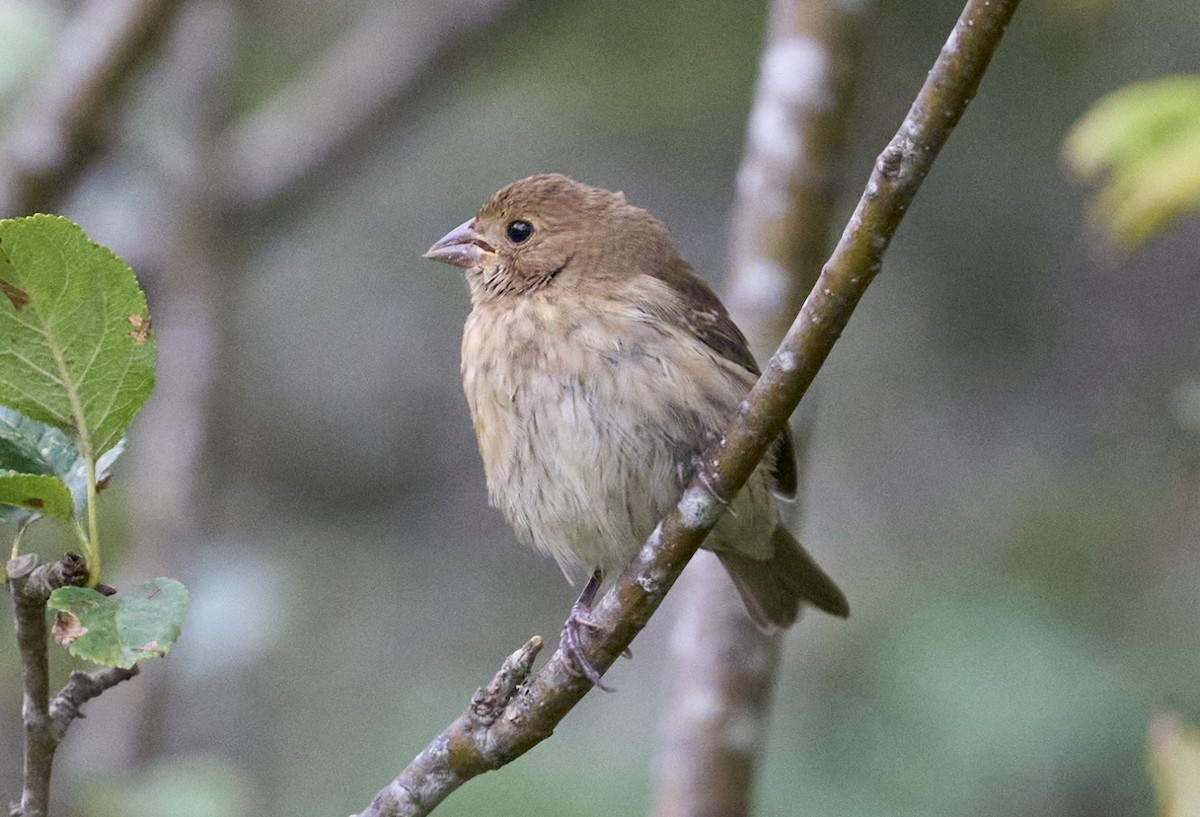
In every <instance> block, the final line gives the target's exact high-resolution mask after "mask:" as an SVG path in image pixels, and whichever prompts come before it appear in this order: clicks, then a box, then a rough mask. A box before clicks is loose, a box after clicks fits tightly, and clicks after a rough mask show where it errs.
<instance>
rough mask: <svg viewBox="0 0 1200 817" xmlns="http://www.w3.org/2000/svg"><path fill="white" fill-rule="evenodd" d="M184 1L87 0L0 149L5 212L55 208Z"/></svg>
mask: <svg viewBox="0 0 1200 817" xmlns="http://www.w3.org/2000/svg"><path fill="white" fill-rule="evenodd" d="M180 5H181V2H180V0H89V2H87V3H84V4H83V5H82V6H81V7H80V8H79V10H78V12H77V13H76V14H75V17H74V19H73V20H71V22H70V23H69V25H68V27H67V30H66V31H65V32H64V33H63V37H62V42H61V44H60V46H59V49H58V53H57V55H56V56H55V58H54V60H53V61H52V62H51V64H50V66H49V67H48V68H47V69H46V72H45V74H44V76H43V78H42V80H41V82H39V83H38V85H37V87H35V88H34V89H33V91H32V93H31V94H30V95H29V103H28V105H27V107H26V109H25V111H24V112H23V114H21V115H20V117H19V119H18V120H17V122H16V124H15V125H14V126H13V128H12V129H11V131H10V132H9V134H8V136H7V138H6V139H5V140H4V145H3V149H0V215H3V216H18V215H26V214H29V213H33V212H44V211H48V210H50V209H51V208H52V207H53V206H54V205H55V204H56V203H58V202H60V201H61V200H62V199H63V198H64V197H65V195H66V193H67V191H69V190H70V188H71V185H72V183H73V182H74V180H75V179H76V177H77V176H78V174H79V173H80V172H82V170H83V168H84V167H86V165H87V163H88V161H89V160H90V158H91V157H92V156H93V155H94V153H95V151H96V150H97V148H98V147H99V146H100V145H101V144H102V142H103V127H102V125H103V123H104V122H105V120H106V116H107V114H108V113H109V112H110V111H111V109H112V107H113V104H112V103H113V100H114V99H116V98H117V97H118V96H120V94H121V93H122V92H123V91H124V89H125V87H126V86H127V85H128V83H129V80H130V79H131V78H132V77H133V76H134V75H135V74H136V72H137V68H138V67H139V66H141V65H142V63H143V62H144V61H145V59H146V57H147V55H149V54H150V53H151V52H152V51H153V48H154V46H155V45H156V44H157V43H158V41H159V40H160V39H161V38H162V36H163V33H164V32H165V31H166V30H167V29H168V28H169V26H170V23H171V21H172V20H173V19H174V15H175V12H176V11H177V10H178V9H179V7H180Z"/></svg>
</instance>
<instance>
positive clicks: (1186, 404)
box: [1171, 380, 1200, 434]
mask: <svg viewBox="0 0 1200 817" xmlns="http://www.w3.org/2000/svg"><path fill="white" fill-rule="evenodd" d="M1171 409H1172V411H1173V413H1174V415H1175V420H1176V422H1178V423H1179V425H1180V426H1181V427H1182V428H1183V429H1184V430H1185V431H1188V432H1191V433H1192V434H1200V380H1186V381H1184V382H1183V383H1180V384H1179V385H1178V386H1176V387H1175V389H1174V390H1173V391H1172V393H1171Z"/></svg>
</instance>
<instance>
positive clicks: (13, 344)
mask: <svg viewBox="0 0 1200 817" xmlns="http://www.w3.org/2000/svg"><path fill="white" fill-rule="evenodd" d="M0 294H2V295H3V296H5V297H0V333H3V335H4V338H5V343H4V346H3V347H2V348H0V403H3V404H5V405H7V406H9V407H11V408H14V409H16V410H17V411H20V412H21V413H22V414H25V415H27V416H28V417H31V418H33V419H35V420H38V421H40V422H43V423H46V424H48V425H52V426H54V427H55V428H58V429H60V430H62V431H64V432H66V433H67V434H69V435H71V436H72V438H73V439H75V441H76V442H77V444H78V445H79V448H80V453H81V454H83V456H84V457H88V456H89V455H91V456H98V455H99V454H101V453H103V452H104V451H107V450H108V449H109V448H112V447H113V446H114V445H115V444H116V443H117V441H118V440H120V439H121V435H122V434H124V432H125V429H126V428H127V427H128V425H129V423H130V421H131V420H132V419H133V416H134V414H136V413H137V411H138V409H139V408H141V406H142V404H143V403H145V402H146V399H147V398H148V397H149V396H150V392H151V390H152V389H153V388H154V336H153V334H152V332H151V331H150V315H149V312H148V311H147V309H146V296H145V295H144V294H143V293H142V291H141V289H140V288H139V287H138V283H137V279H136V278H135V277H134V274H133V270H131V269H130V268H129V267H128V266H126V265H125V263H124V262H123V261H121V260H120V259H119V258H117V257H116V256H115V255H114V254H113V253H112V252H111V251H110V250H108V249H106V248H104V247H101V246H100V245H98V244H93V243H92V242H91V241H89V240H88V237H87V235H85V234H84V232H83V230H82V229H80V228H79V227H78V226H77V225H75V224H73V223H71V222H70V221H68V220H67V219H65V218H61V217H58V216H43V215H39V216H30V217H28V218H18V219H5V220H3V221H0Z"/></svg>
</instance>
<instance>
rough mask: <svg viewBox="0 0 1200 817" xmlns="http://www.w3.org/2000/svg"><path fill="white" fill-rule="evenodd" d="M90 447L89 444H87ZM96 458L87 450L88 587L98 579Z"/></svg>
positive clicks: (98, 533)
mask: <svg viewBox="0 0 1200 817" xmlns="http://www.w3.org/2000/svg"><path fill="white" fill-rule="evenodd" d="M88 448H89V449H90V448H91V446H88ZM97 493H98V492H97V490H96V458H95V457H94V456H92V455H91V451H89V452H88V457H87V517H88V530H87V539H88V540H87V542H85V543H84V555H85V556H87V566H88V583H87V586H88V587H95V586H96V584H97V583H98V582H99V581H100V524H99V521H98V518H97V517H98V514H97V512H96V494H97Z"/></svg>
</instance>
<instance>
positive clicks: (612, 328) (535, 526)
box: [462, 295, 773, 575]
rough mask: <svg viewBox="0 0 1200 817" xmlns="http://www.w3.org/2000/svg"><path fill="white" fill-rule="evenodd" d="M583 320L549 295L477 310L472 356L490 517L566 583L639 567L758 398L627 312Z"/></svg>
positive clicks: (473, 402) (619, 304)
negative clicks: (684, 478)
mask: <svg viewBox="0 0 1200 817" xmlns="http://www.w3.org/2000/svg"><path fill="white" fill-rule="evenodd" d="M577 306H580V307H581V306H582V305H579V304H572V303H570V302H564V299H562V298H561V297H559V298H554V297H550V296H549V295H535V296H528V297H523V298H518V299H510V302H509V303H503V304H501V303H496V304H491V305H477V306H476V308H475V309H474V310H473V311H472V313H471V315H470V316H469V317H468V319H467V324H466V327H465V330H464V333H463V347H462V374H463V387H464V390H465V392H466V396H467V401H468V403H469V404H470V407H471V415H472V418H473V420H474V424H475V431H476V434H477V436H478V438H479V451H480V455H481V457H482V459H483V465H484V471H485V475H486V478H487V484H488V492H489V495H490V497H491V501H492V504H493V505H495V506H496V507H498V508H499V509H500V510H501V511H502V512H503V513H504V515H505V517H506V518H507V520H508V522H509V523H510V524H511V525H512V527H513V529H514V530H515V531H516V533H517V536H518V538H520V539H521V540H523V541H525V542H526V543H528V544H531V545H533V546H535V547H537V548H539V549H540V550H543V551H545V552H547V553H550V554H551V555H553V556H554V557H555V558H556V559H557V560H558V562H559V564H560V565H562V566H563V569H564V571H566V572H568V575H571V572H572V571H573V569H574V568H582V569H583V572H591V571H592V570H594V569H596V568H597V567H599V568H601V569H602V570H605V571H606V572H608V571H613V570H616V569H618V568H619V567H621V566H622V565H623V564H624V563H625V562H626V561H628V558H629V556H630V555H631V554H632V552H633V551H634V550H635V549H636V548H637V547H638V546H639V545H640V544H641V543H642V542H644V541H645V539H646V537H647V536H648V535H649V533H650V531H651V530H653V527H654V525H655V524H657V522H658V521H659V519H661V518H662V517H663V516H664V515H665V514H666V513H667V511H669V510H670V508H671V507H672V506H673V504H674V502H675V500H676V499H677V497H678V492H679V487H680V484H679V477H680V473H681V471H682V470H686V469H687V468H688V467H689V466H690V460H691V456H692V454H693V452H694V451H696V450H697V449H699V448H700V447H702V446H703V445H705V444H706V443H707V439H706V435H709V434H712V433H716V432H717V431H719V430H720V429H721V428H723V426H724V423H725V422H726V420H727V419H728V417H729V415H730V414H731V413H732V412H733V410H734V408H735V406H736V405H737V403H738V401H739V400H740V399H741V398H742V396H744V393H745V388H746V384H745V382H743V381H739V380H738V379H737V378H735V377H731V375H730V372H729V369H728V367H726V366H723V365H722V364H721V362H719V360H718V358H717V356H716V355H715V354H714V353H713V352H712V351H711V350H710V349H708V348H707V347H706V346H704V345H703V344H702V343H700V342H699V341H698V340H696V339H695V338H694V337H693V336H691V335H690V334H688V333H686V332H683V331H682V330H680V329H677V328H675V327H672V326H670V325H665V324H664V323H663V322H662V321H661V320H657V319H654V318H652V317H650V316H649V315H647V314H646V313H645V312H643V311H641V310H639V309H638V308H637V307H636V305H635V304H631V303H629V302H628V301H627V300H626V301H616V300H614V301H609V302H605V301H600V300H597V299H594V298H592V299H589V301H588V304H587V308H575V307H577ZM768 504H769V503H768ZM771 513H772V515H773V510H772V511H771Z"/></svg>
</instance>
